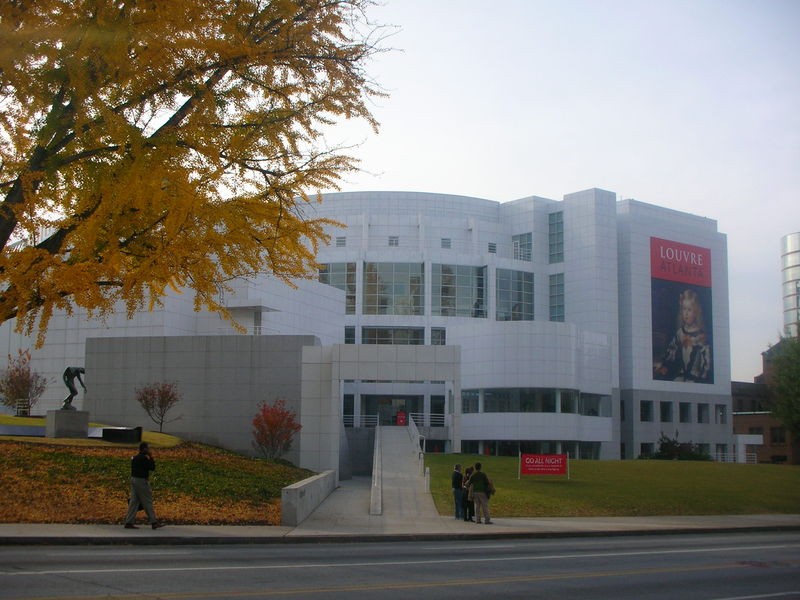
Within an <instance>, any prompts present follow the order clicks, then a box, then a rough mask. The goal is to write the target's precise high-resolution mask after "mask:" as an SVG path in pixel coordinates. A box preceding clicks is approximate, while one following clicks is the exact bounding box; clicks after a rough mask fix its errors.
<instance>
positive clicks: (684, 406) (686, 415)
mask: <svg viewBox="0 0 800 600" xmlns="http://www.w3.org/2000/svg"><path fill="white" fill-rule="evenodd" d="M678 411H679V418H680V421H681V423H691V422H692V403H691V402H681V403H680V404H678Z"/></svg>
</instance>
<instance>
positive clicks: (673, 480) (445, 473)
mask: <svg viewBox="0 0 800 600" xmlns="http://www.w3.org/2000/svg"><path fill="white" fill-rule="evenodd" d="M476 461H480V462H481V463H482V464H483V470H484V471H485V472H486V474H487V475H489V477H490V478H491V479H492V481H493V482H494V484H495V487H496V488H497V495H496V496H493V497H492V499H491V509H492V515H493V516H498V517H573V516H574V517H590V516H636V515H714V514H768V513H775V514H796V513H800V468H799V467H797V466H790V465H740V464H729V463H717V462H688V461H660V460H628V461H589V460H583V461H580V460H578V461H570V479H569V480H567V479H566V478H565V477H563V476H537V477H524V478H522V479H517V468H518V459H517V457H502V456H475V455H459V454H449V455H442V454H438V455H437V454H428V455H426V457H425V463H426V465H427V466H429V467H430V470H431V491H432V493H433V498H434V501H435V502H436V507H437V509H438V510H439V512H440V513H441V514H451V513H452V510H453V508H452V505H453V496H452V492H451V491H450V474H451V473H452V472H453V465H454V464H455V463H461V465H462V466H463V467H465V468H466V466H468V465H472V464H474V463H475V462H476Z"/></svg>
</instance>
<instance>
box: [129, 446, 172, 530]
mask: <svg viewBox="0 0 800 600" xmlns="http://www.w3.org/2000/svg"><path fill="white" fill-rule="evenodd" d="M155 470H156V461H155V459H154V458H153V454H152V453H151V452H150V446H149V445H148V444H147V442H142V443H141V444H139V454H137V455H136V456H134V457H133V458H132V459H131V499H130V502H129V503H128V514H127V515H126V516H125V529H138V527H137V526H136V525H134V524H133V522H134V521H135V520H136V512H137V511H138V510H139V505H140V504H141V506H142V508H144V511H145V512H146V513H147V519H148V521H149V522H150V526H151V527H152V528H153V529H158V528H159V527H163V526H164V525H163V524H162V523H159V522H158V519H156V511H155V509H154V508H153V490H152V489H151V488H150V481H149V480H148V479H149V477H150V471H155Z"/></svg>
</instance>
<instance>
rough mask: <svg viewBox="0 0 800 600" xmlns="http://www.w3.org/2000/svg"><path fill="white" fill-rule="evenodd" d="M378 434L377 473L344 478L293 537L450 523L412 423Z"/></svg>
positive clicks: (428, 528) (410, 530) (423, 529)
mask: <svg viewBox="0 0 800 600" xmlns="http://www.w3.org/2000/svg"><path fill="white" fill-rule="evenodd" d="M375 438H376V443H375V455H374V461H373V477H372V478H369V477H358V476H354V477H352V478H351V479H348V480H343V481H340V482H339V487H338V488H336V489H335V490H334V491H333V492H332V493H331V494H330V496H328V497H327V498H326V499H325V500H324V501H323V502H322V504H321V505H320V506H319V507H318V508H317V509H316V510H315V511H314V512H313V513H312V514H311V515H310V516H309V517H308V518H307V519H306V520H304V521H303V522H302V523H300V525H298V526H297V528H296V529H294V530H293V531H292V533H291V534H289V536H288V537H292V536H302V535H320V536H325V535H340V534H364V535H372V534H375V535H378V534H381V535H385V534H423V533H430V532H432V531H439V530H440V529H442V527H443V523H445V521H446V525H450V523H451V522H452V518H450V519H445V518H444V517H441V516H440V515H439V513H438V512H437V511H436V506H435V505H434V503H433V497H432V496H431V494H430V492H429V491H428V490H427V485H426V480H425V476H424V475H423V469H422V456H421V455H420V452H419V446H418V442H417V444H416V445H415V443H414V441H412V434H411V433H410V432H409V429H408V427H403V426H379V427H377V428H376V430H375ZM376 507H377V510H376ZM461 524H463V522H461Z"/></svg>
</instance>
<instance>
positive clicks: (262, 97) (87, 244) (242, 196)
mask: <svg viewBox="0 0 800 600" xmlns="http://www.w3.org/2000/svg"><path fill="white" fill-rule="evenodd" d="M371 4H372V2H371V0H170V1H169V2H166V1H164V2H162V1H158V0H144V1H143V0H36V2H29V1H25V0H4V1H3V2H0V39H2V44H0V322H3V321H6V320H10V319H16V320H17V321H16V323H17V328H18V329H19V330H21V331H24V332H26V333H31V332H32V331H38V333H39V337H38V340H37V343H39V344H41V343H42V342H43V340H44V337H43V336H44V334H45V331H46V328H47V324H48V321H49V319H50V318H51V316H52V314H53V312H54V311H55V310H63V311H66V312H67V313H68V314H69V313H71V312H72V310H73V309H74V308H75V307H82V308H84V309H86V310H87V311H88V313H89V315H90V316H98V317H102V316H103V315H105V314H108V313H109V312H110V311H112V310H113V309H114V307H115V305H117V303H119V302H124V305H125V307H126V310H127V312H128V314H129V315H131V314H132V313H133V312H135V311H137V310H139V309H141V308H143V307H145V306H149V307H152V306H153V304H157V303H158V302H159V300H160V299H161V298H163V296H164V294H165V293H167V291H168V289H169V288H170V287H172V288H175V289H181V290H182V289H190V290H193V294H194V301H195V308H196V309H200V308H202V307H206V308H209V309H211V310H214V311H217V312H220V313H221V314H223V315H226V316H229V315H227V313H226V311H225V307H224V306H223V305H222V302H221V300H220V292H221V291H223V290H224V289H226V288H225V286H226V282H227V281H230V280H231V279H232V278H235V277H240V276H248V275H252V274H255V273H264V272H269V273H272V274H273V275H275V276H277V277H279V278H281V279H283V280H284V281H286V282H290V281H291V279H293V278H297V277H304V276H310V274H311V273H312V272H313V270H314V267H315V266H316V265H315V254H316V250H317V248H318V246H319V244H320V243H323V242H325V241H327V237H326V235H325V233H324V230H323V228H324V226H325V225H327V224H328V223H329V222H328V221H326V220H325V219H320V218H316V217H315V213H314V204H315V202H317V201H318V199H319V196H318V190H321V189H335V188H336V187H337V184H338V182H339V181H340V180H341V178H342V176H343V175H344V174H345V173H347V172H349V171H352V170H353V169H355V168H357V165H356V162H355V160H354V159H353V158H352V157H350V156H348V155H347V153H346V150H344V149H341V148H338V147H335V146H333V147H331V146H330V145H329V144H327V143H326V139H325V136H324V135H323V131H324V130H327V129H328V128H329V127H330V126H332V125H334V124H336V123H338V122H339V121H341V120H342V119H359V120H365V121H366V122H368V123H369V124H371V125H372V127H373V128H375V129H376V128H377V123H376V122H375V120H374V118H373V116H372V114H371V112H370V110H369V101H370V99H371V98H372V97H374V96H376V95H380V94H381V92H380V90H379V89H378V88H377V86H376V85H375V84H374V82H373V81H372V80H371V79H370V77H369V75H368V72H367V68H368V66H369V60H370V58H371V57H372V56H373V55H374V54H375V53H376V52H380V51H381V48H380V47H379V46H380V36H381V28H379V27H373V26H372V24H371V23H370V20H369V17H368V15H367V11H368V9H369V8H370V6H371Z"/></svg>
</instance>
